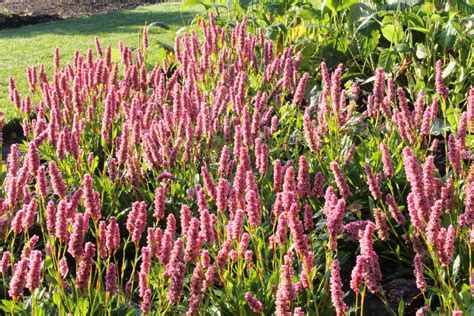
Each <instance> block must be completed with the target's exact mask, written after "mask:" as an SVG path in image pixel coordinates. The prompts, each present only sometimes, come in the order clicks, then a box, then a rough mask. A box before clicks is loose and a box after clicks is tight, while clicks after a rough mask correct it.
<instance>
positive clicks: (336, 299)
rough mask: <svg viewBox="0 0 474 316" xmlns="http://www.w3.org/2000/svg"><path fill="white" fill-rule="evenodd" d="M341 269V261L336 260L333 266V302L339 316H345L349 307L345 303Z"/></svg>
mask: <svg viewBox="0 0 474 316" xmlns="http://www.w3.org/2000/svg"><path fill="white" fill-rule="evenodd" d="M340 271H341V267H340V265H339V260H337V259H336V260H334V261H333V263H332V265H331V300H332V305H333V306H334V308H335V309H336V314H337V315H338V316H342V315H345V313H346V312H347V305H346V303H344V301H343V299H342V298H343V296H344V292H343V291H342V281H341V276H340Z"/></svg>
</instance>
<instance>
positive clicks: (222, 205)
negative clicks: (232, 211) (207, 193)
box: [216, 178, 229, 212]
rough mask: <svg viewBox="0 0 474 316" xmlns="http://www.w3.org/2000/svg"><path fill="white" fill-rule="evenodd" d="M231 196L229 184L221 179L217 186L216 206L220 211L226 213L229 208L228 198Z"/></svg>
mask: <svg viewBox="0 0 474 316" xmlns="http://www.w3.org/2000/svg"><path fill="white" fill-rule="evenodd" d="M228 195H229V182H228V181H227V180H226V179H224V178H220V179H219V184H218V186H217V199H216V206H217V209H218V210H219V211H222V212H224V211H225V210H226V208H227V197H228Z"/></svg>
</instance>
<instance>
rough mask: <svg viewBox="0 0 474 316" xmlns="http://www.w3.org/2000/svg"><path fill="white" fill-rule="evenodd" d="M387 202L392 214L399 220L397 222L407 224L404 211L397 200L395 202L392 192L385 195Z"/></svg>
mask: <svg viewBox="0 0 474 316" xmlns="http://www.w3.org/2000/svg"><path fill="white" fill-rule="evenodd" d="M385 203H387V205H388V210H389V212H390V215H391V216H392V217H393V219H394V220H395V221H396V222H397V224H399V225H405V222H406V220H405V216H403V214H402V212H401V211H400V209H399V208H398V205H397V202H395V199H394V198H393V196H392V195H391V194H387V196H386V197H385Z"/></svg>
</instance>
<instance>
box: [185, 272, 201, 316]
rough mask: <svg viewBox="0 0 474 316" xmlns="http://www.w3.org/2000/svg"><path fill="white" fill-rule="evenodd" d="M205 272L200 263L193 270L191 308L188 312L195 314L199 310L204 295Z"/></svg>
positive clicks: (190, 296)
mask: <svg viewBox="0 0 474 316" xmlns="http://www.w3.org/2000/svg"><path fill="white" fill-rule="evenodd" d="M203 285H204V272H203V268H202V267H201V265H200V264H197V265H196V267H195V268H194V271H193V276H192V277H191V283H190V295H189V304H188V305H189V310H188V314H190V315H193V314H195V313H197V312H198V311H199V306H200V305H201V302H202V299H203V297H204V295H203V293H202V292H203Z"/></svg>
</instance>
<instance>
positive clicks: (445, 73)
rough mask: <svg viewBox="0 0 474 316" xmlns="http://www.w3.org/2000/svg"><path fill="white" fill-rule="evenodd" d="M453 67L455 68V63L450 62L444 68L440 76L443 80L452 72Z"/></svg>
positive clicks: (453, 61)
mask: <svg viewBox="0 0 474 316" xmlns="http://www.w3.org/2000/svg"><path fill="white" fill-rule="evenodd" d="M455 67H456V61H455V60H451V61H450V62H449V64H448V65H447V66H446V68H444V70H443V74H442V77H443V79H446V78H447V77H448V76H449V75H450V74H451V73H452V72H453V71H454V68H455Z"/></svg>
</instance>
